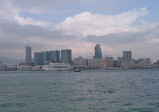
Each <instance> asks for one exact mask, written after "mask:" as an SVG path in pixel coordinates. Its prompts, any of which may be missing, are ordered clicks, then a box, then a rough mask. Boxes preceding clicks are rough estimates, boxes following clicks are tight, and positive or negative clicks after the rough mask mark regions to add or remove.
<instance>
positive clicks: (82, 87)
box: [0, 70, 159, 112]
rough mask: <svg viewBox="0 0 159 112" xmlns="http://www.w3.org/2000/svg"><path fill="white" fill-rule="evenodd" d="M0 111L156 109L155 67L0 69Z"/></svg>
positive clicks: (158, 108) (127, 111)
mask: <svg viewBox="0 0 159 112" xmlns="http://www.w3.org/2000/svg"><path fill="white" fill-rule="evenodd" d="M0 112H159V70H105V71H82V72H78V73H75V72H66V71H63V72H62V71H58V72H57V71H56V72H46V71H45V72H0Z"/></svg>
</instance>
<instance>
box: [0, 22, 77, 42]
mask: <svg viewBox="0 0 159 112" xmlns="http://www.w3.org/2000/svg"><path fill="white" fill-rule="evenodd" d="M0 27H1V30H2V31H3V32H4V33H7V34H11V35H13V36H17V37H19V38H30V37H33V36H37V37H42V38H48V39H49V38H50V39H55V40H61V39H73V38H74V36H66V35H63V34H62V32H60V31H57V30H50V29H47V28H42V27H38V26H32V25H25V26H21V25H19V24H15V23H1V24H0Z"/></svg>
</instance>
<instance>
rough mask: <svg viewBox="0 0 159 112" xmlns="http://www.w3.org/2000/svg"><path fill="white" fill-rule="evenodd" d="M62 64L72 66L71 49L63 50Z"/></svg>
mask: <svg viewBox="0 0 159 112" xmlns="http://www.w3.org/2000/svg"><path fill="white" fill-rule="evenodd" d="M61 62H64V63H69V64H72V51H71V50H70V49H65V50H61Z"/></svg>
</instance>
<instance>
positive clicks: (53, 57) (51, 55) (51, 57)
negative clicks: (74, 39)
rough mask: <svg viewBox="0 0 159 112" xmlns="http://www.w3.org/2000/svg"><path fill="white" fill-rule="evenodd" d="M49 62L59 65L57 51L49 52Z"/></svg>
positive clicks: (58, 52)
mask: <svg viewBox="0 0 159 112" xmlns="http://www.w3.org/2000/svg"><path fill="white" fill-rule="evenodd" d="M49 61H50V62H54V63H59V62H60V51H58V50H55V51H50V52H49Z"/></svg>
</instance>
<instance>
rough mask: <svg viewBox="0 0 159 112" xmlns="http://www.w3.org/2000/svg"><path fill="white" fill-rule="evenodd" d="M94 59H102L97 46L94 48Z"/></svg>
mask: <svg viewBox="0 0 159 112" xmlns="http://www.w3.org/2000/svg"><path fill="white" fill-rule="evenodd" d="M94 59H102V51H101V48H100V45H99V44H96V46H95V56H94Z"/></svg>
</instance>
